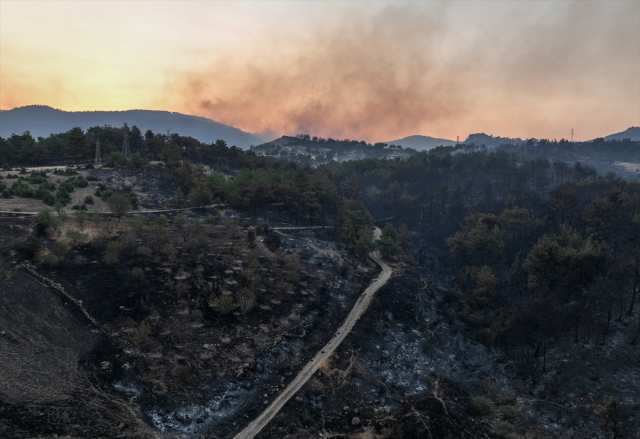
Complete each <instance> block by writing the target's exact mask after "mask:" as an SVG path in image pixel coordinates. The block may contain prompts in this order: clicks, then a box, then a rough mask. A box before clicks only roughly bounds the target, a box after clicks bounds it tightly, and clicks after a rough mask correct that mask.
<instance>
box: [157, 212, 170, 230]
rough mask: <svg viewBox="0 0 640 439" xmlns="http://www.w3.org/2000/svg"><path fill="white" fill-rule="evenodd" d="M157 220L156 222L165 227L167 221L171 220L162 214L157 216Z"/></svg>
mask: <svg viewBox="0 0 640 439" xmlns="http://www.w3.org/2000/svg"><path fill="white" fill-rule="evenodd" d="M155 220H156V224H158V225H160V226H163V227H164V226H166V225H167V223H168V222H169V219H168V218H167V217H166V215H162V214H160V215H159V216H157V217H156V219H155Z"/></svg>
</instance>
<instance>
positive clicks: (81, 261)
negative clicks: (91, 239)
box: [73, 255, 87, 265]
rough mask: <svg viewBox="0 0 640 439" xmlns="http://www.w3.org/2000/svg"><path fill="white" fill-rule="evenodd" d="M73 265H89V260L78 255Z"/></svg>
mask: <svg viewBox="0 0 640 439" xmlns="http://www.w3.org/2000/svg"><path fill="white" fill-rule="evenodd" d="M73 263H74V264H76V265H84V264H86V263H87V258H85V257H84V256H82V255H78V256H76V257H75V258H74V259H73Z"/></svg>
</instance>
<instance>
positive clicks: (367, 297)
mask: <svg viewBox="0 0 640 439" xmlns="http://www.w3.org/2000/svg"><path fill="white" fill-rule="evenodd" d="M369 256H370V257H371V259H373V260H374V261H376V262H377V263H378V264H379V265H380V267H382V272H381V273H380V275H379V276H378V278H377V279H376V280H374V281H373V282H372V283H371V285H369V287H368V288H367V289H366V290H365V292H364V293H362V295H361V296H360V298H359V299H358V301H357V302H356V304H355V305H354V307H353V309H352V310H351V312H350V313H349V315H348V316H347V319H346V320H345V321H344V323H343V324H342V326H340V328H338V330H337V331H336V334H335V335H334V336H333V338H332V339H331V340H330V341H329V342H328V343H327V344H326V345H325V346H324V347H323V348H322V349H321V350H320V352H318V353H317V354H316V356H315V357H313V359H312V360H311V361H309V363H307V365H306V366H305V367H304V369H302V370H301V371H300V373H299V374H298V376H296V377H295V378H294V380H293V381H291V383H289V385H288V386H287V388H286V389H284V391H283V392H282V393H281V394H280V395H278V396H277V397H276V399H274V400H273V402H272V403H271V405H269V407H267V409H266V410H265V411H264V412H262V413H261V414H260V416H258V417H257V418H256V419H255V420H254V421H253V422H251V423H250V424H249V425H247V427H246V428H245V429H244V430H242V431H241V432H240V433H238V434H237V435H236V436H235V439H252V438H253V437H255V436H256V435H257V434H258V433H259V432H260V430H262V429H263V428H264V427H265V426H266V425H267V424H268V423H269V421H271V419H273V417H274V416H275V415H276V414H278V412H279V411H280V409H282V407H284V405H285V404H286V403H287V401H289V399H291V398H292V397H293V396H294V395H295V394H296V393H297V392H298V390H300V389H301V388H302V386H303V385H304V384H305V383H306V382H307V381H308V380H309V378H311V377H312V376H313V374H314V373H315V372H316V370H318V368H319V367H320V366H321V365H322V363H324V362H325V361H326V360H327V359H328V358H329V357H330V356H331V354H333V351H335V350H336V348H337V347H338V346H339V345H340V343H341V342H342V340H344V338H345V337H346V336H347V334H349V332H350V331H351V329H353V326H354V325H355V324H356V322H357V321H358V319H359V318H360V316H361V315H362V314H363V313H364V312H365V311H366V309H367V308H368V306H369V303H370V302H371V299H372V298H373V295H374V294H375V292H376V291H378V290H379V289H380V287H382V286H383V285H384V284H385V283H386V282H387V281H388V280H389V278H390V277H391V267H389V266H388V265H387V264H386V263H385V262H384V261H383V260H382V259H381V258H380V254H379V252H373V253H370V254H369Z"/></svg>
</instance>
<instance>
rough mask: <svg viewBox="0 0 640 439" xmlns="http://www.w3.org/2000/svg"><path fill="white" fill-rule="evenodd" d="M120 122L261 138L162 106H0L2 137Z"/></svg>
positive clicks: (199, 135) (232, 139)
mask: <svg viewBox="0 0 640 439" xmlns="http://www.w3.org/2000/svg"><path fill="white" fill-rule="evenodd" d="M124 122H127V123H128V124H129V125H130V126H131V125H136V126H138V128H140V130H142V132H143V133H144V132H145V131H146V130H151V131H153V132H155V133H158V132H159V133H163V132H166V130H170V131H171V132H176V133H179V134H180V135H183V136H191V137H193V138H195V139H198V140H199V141H201V142H206V143H213V142H215V141H216V140H219V139H222V140H225V141H226V142H227V144H229V145H236V146H238V147H240V148H242V149H248V148H249V147H250V146H251V145H258V144H260V143H263V142H264V141H263V140H262V138H261V137H260V136H257V135H254V134H252V133H248V132H246V131H242V130H240V129H239V128H235V127H232V126H230V125H226V124H223V123H221V122H216V121H214V120H212V119H209V118H206V117H202V116H192V115H187V114H182V113H178V112H171V111H163V110H122V111H101V110H96V111H64V110H59V109H55V108H52V107H50V106H47V105H29V106H24V107H16V108H13V109H11V110H1V111H0V136H2V137H5V138H6V137H9V136H11V134H22V133H24V132H25V131H29V132H31V134H32V135H33V136H34V137H48V136H49V135H50V134H52V133H60V132H66V131H68V130H70V129H71V128H73V127H76V126H79V127H81V128H82V129H84V130H86V129H87V128H90V127H92V126H96V125H99V126H103V125H111V126H114V127H115V126H122V124H123V123H124Z"/></svg>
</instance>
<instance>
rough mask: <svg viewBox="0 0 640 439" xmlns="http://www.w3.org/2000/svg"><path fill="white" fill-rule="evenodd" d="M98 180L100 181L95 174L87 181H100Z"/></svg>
mask: <svg viewBox="0 0 640 439" xmlns="http://www.w3.org/2000/svg"><path fill="white" fill-rule="evenodd" d="M98 180H100V179H99V178H98V177H96V176H95V175H93V174H89V175H87V181H98Z"/></svg>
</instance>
